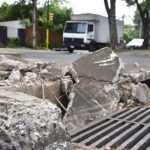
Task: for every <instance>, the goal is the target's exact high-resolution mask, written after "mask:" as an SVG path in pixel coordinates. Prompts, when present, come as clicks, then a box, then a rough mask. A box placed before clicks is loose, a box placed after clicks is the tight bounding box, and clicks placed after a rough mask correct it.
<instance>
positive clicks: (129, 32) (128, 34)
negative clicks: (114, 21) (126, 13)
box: [123, 25, 138, 42]
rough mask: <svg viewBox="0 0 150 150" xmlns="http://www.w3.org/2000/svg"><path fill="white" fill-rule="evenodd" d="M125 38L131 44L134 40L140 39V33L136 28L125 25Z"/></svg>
mask: <svg viewBox="0 0 150 150" xmlns="http://www.w3.org/2000/svg"><path fill="white" fill-rule="evenodd" d="M123 37H124V39H125V40H126V42H129V41H130V40H132V39H134V38H138V31H137V30H136V28H135V26H132V25H125V26H124V35H123Z"/></svg>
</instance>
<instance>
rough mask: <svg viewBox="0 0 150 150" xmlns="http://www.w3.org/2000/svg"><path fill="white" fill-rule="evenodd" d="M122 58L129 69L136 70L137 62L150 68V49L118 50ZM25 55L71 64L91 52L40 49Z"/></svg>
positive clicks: (141, 66) (31, 57) (140, 65)
mask: <svg viewBox="0 0 150 150" xmlns="http://www.w3.org/2000/svg"><path fill="white" fill-rule="evenodd" d="M116 53H117V55H118V56H119V57H120V58H121V60H122V61H123V62H124V63H125V66H126V68H127V70H130V71H131V72H133V71H135V70H136V69H137V68H136V67H135V63H138V64H139V67H140V68H145V69H149V68H150V51H148V50H130V51H124V52H116ZM23 54H24V57H25V58H29V59H42V60H45V61H57V62H58V63H60V64H64V65H66V64H70V63H71V62H73V61H75V60H76V59H78V58H80V57H82V56H84V55H87V54H89V52H88V51H82V50H79V51H78V50H76V51H74V53H69V52H67V51H44V52H43V51H40V52H29V51H27V52H24V53H23ZM62 66H63V65H62Z"/></svg>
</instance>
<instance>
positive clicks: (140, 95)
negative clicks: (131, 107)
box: [132, 83, 150, 103]
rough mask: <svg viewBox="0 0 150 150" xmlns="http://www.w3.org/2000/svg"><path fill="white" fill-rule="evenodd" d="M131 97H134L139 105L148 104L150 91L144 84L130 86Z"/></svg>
mask: <svg viewBox="0 0 150 150" xmlns="http://www.w3.org/2000/svg"><path fill="white" fill-rule="evenodd" d="M132 96H134V97H135V98H136V99H137V100H138V101H139V102H141V103H146V102H149V101H150V89H149V88H148V86H147V85H146V84H142V83H138V84H136V85H132Z"/></svg>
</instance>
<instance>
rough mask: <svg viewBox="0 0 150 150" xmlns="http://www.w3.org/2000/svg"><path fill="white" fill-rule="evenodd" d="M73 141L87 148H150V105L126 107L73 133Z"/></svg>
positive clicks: (134, 149) (133, 149) (135, 149)
mask: <svg viewBox="0 0 150 150" xmlns="http://www.w3.org/2000/svg"><path fill="white" fill-rule="evenodd" d="M71 137H72V142H74V143H76V144H78V145H80V146H84V147H87V148H93V147H96V148H101V147H103V146H109V147H111V148H118V147H119V148H121V149H125V150H150V107H136V108H132V109H124V110H122V111H120V112H117V113H116V114H114V115H112V116H110V117H107V118H105V119H103V120H96V121H93V122H91V123H90V124H89V125H87V126H85V127H84V128H82V129H80V130H78V131H75V132H72V133H71Z"/></svg>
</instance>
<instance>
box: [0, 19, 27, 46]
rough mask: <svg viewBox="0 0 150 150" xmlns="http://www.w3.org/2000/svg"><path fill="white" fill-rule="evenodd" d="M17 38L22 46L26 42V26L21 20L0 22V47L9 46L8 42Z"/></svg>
mask: <svg viewBox="0 0 150 150" xmlns="http://www.w3.org/2000/svg"><path fill="white" fill-rule="evenodd" d="M10 38H16V39H18V40H19V42H21V43H22V44H23V43H24V41H25V25H22V24H21V23H20V21H19V20H14V21H4V22H0V45H4V46H6V45H7V40H8V39H10Z"/></svg>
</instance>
